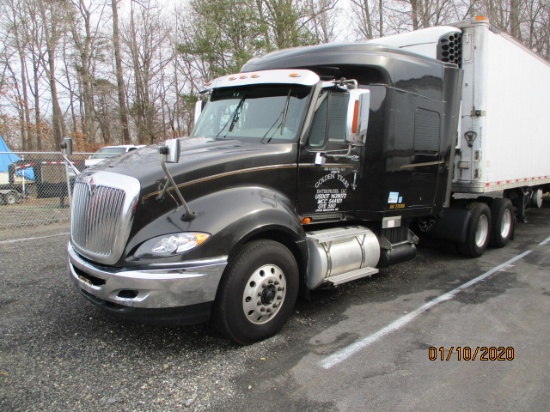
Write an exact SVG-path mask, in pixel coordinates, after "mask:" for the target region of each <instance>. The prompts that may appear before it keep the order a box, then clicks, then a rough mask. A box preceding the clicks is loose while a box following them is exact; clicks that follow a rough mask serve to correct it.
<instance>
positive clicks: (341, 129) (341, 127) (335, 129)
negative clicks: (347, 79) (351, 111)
mask: <svg viewBox="0 0 550 412" xmlns="http://www.w3.org/2000/svg"><path fill="white" fill-rule="evenodd" d="M320 99H321V100H320V104H319V107H318V108H317V110H316V111H315V115H314V117H313V122H312V124H311V129H310V133H309V138H308V145H309V146H310V147H312V148H321V147H323V146H325V143H326V142H327V140H328V141H329V142H335V143H343V142H344V141H345V136H346V124H347V110H348V102H349V93H345V92H340V91H338V92H334V91H327V92H326V93H325V94H324V95H322V96H321V97H320Z"/></svg>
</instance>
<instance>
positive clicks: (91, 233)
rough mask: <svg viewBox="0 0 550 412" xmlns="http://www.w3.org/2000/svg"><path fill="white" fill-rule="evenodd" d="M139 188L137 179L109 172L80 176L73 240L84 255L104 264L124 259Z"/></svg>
mask: <svg viewBox="0 0 550 412" xmlns="http://www.w3.org/2000/svg"><path fill="white" fill-rule="evenodd" d="M139 188H140V185H139V182H138V181H137V180H136V179H134V178H131V177H128V176H122V175H115V174H114V173H109V172H98V173H95V174H91V175H86V176H83V177H79V178H78V179H77V181H76V182H75V186H74V192H73V204H72V209H71V240H72V243H73V245H74V247H75V248H76V249H77V250H78V251H79V252H80V253H81V254H82V255H84V256H86V257H88V258H90V259H93V260H95V261H97V262H99V263H104V264H114V263H116V262H117V261H118V260H119V259H120V257H121V255H122V252H123V250H124V245H125V243H126V241H127V239H128V235H129V233H130V228H131V223H132V219H133V211H132V206H133V205H134V204H135V202H137V199H138V196H139Z"/></svg>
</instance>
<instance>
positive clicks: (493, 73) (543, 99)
mask: <svg viewBox="0 0 550 412" xmlns="http://www.w3.org/2000/svg"><path fill="white" fill-rule="evenodd" d="M453 33H455V34H456V38H455V40H456V41H455V42H454V44H452V43H453V38H452V36H453ZM442 39H443V41H444V42H445V41H447V40H445V39H450V41H448V43H447V45H445V44H443V45H442V44H441V41H442ZM375 42H376V43H380V44H383V45H388V46H393V47H399V48H403V49H406V50H409V51H412V52H414V53H418V54H422V55H425V56H428V57H432V58H436V59H439V60H443V61H448V62H450V63H457V64H460V65H461V67H462V69H463V70H464V81H463V88H462V110H461V121H460V122H459V130H458V134H459V138H458V141H457V147H456V152H455V161H454V176H453V181H452V185H451V187H450V188H451V190H452V192H453V193H455V194H464V193H466V194H493V196H495V193H496V194H497V196H504V197H508V198H510V199H512V200H514V204H516V206H517V208H518V209H519V213H518V214H519V216H520V217H521V218H524V215H523V212H524V209H525V206H526V205H527V203H530V205H531V206H535V207H540V206H541V204H542V195H543V191H548V188H549V185H550V63H549V62H548V61H546V60H544V59H542V58H541V57H540V56H538V55H537V54H535V53H533V52H532V51H531V50H529V49H527V48H526V47H525V46H523V45H522V44H520V43H519V42H518V41H516V40H515V39H514V38H512V37H511V36H509V35H507V34H506V33H504V32H502V31H500V30H498V29H496V28H495V27H493V26H491V25H490V24H489V21H488V20H487V19H486V18H483V17H477V18H474V19H471V20H466V21H462V22H459V23H456V24H451V25H448V26H442V27H434V28H428V29H424V30H418V31H415V32H411V33H407V34H401V35H396V36H390V37H387V38H383V39H380V40H376V41H375Z"/></svg>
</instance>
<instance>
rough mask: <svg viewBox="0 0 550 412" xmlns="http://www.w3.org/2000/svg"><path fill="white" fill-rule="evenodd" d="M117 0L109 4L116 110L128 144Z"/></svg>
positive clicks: (123, 139) (126, 106) (123, 140)
mask: <svg viewBox="0 0 550 412" xmlns="http://www.w3.org/2000/svg"><path fill="white" fill-rule="evenodd" d="M118 1H119V0H112V1H111V6H112V8H113V48H114V52H115V67H116V81H117V90H118V110H119V115H120V123H121V125H122V142H123V143H124V144H130V143H131V142H132V141H131V140H130V130H129V128H128V104H127V100H126V86H125V84H124V74H123V68H122V57H121V47H120V30H119V19H118Z"/></svg>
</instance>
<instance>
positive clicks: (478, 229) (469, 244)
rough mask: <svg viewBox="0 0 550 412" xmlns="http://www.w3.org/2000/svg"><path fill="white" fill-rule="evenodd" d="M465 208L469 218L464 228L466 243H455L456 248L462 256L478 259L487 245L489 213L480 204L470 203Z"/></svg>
mask: <svg viewBox="0 0 550 412" xmlns="http://www.w3.org/2000/svg"><path fill="white" fill-rule="evenodd" d="M467 208H468V209H469V210H470V212H471V216H470V220H469V221H468V224H467V225H468V226H467V228H466V241H464V242H461V243H457V247H458V251H459V252H460V253H461V254H462V255H464V256H467V257H478V256H481V255H483V253H484V252H485V250H486V249H487V246H488V245H489V237H490V233H491V211H490V210H489V206H487V205H486V204H485V203H482V202H473V203H470V204H469V205H468V206H467Z"/></svg>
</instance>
